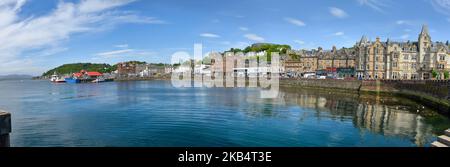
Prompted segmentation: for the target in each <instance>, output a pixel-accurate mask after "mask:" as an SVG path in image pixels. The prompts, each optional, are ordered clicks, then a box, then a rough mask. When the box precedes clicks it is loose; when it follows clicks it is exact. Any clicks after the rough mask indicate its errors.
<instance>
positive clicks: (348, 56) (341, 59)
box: [284, 47, 356, 77]
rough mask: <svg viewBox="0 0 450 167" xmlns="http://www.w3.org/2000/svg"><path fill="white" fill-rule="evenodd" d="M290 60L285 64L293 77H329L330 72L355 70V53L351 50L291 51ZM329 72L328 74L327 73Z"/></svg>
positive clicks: (287, 71) (319, 49) (334, 48)
mask: <svg viewBox="0 0 450 167" xmlns="http://www.w3.org/2000/svg"><path fill="white" fill-rule="evenodd" d="M288 53H289V57H288V58H289V59H288V60H287V61H285V62H284V66H285V67H284V68H285V71H286V73H290V74H291V76H293V77H300V76H304V74H306V73H312V72H316V73H320V74H319V75H322V74H323V75H327V74H328V72H331V73H334V74H335V73H336V69H337V68H354V67H355V57H356V54H355V51H354V50H353V49H351V48H342V49H339V50H338V49H336V47H333V49H332V50H330V51H324V50H323V49H322V48H321V47H319V48H318V49H317V50H312V51H304V50H303V51H290V52H288ZM327 71H328V72H327Z"/></svg>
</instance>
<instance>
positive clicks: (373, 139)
mask: <svg viewBox="0 0 450 167" xmlns="http://www.w3.org/2000/svg"><path fill="white" fill-rule="evenodd" d="M0 92H1V93H0V108H1V109H3V110H6V111H8V112H11V113H12V124H13V132H12V133H11V145H12V146H32V147H47V146H100V147H102V146H115V147H122V146H131V147H141V146H143V147H148V146H150V147H153V146H156V147H158V146H182V147H186V146H218V147H219V146H287V147H292V146H296V147H297V146H300V147H316V146H320V147H322V146H324V147H328V146H332V147H362V146H369V147H384V146H389V147H390V146H393V147H415V146H429V145H430V143H431V142H432V141H434V140H435V139H436V136H437V135H439V133H441V132H443V130H444V129H446V128H449V127H450V121H449V119H448V118H446V117H444V116H441V115H439V114H436V113H435V112H433V111H430V110H428V109H426V108H422V106H421V105H419V104H416V103H413V102H411V101H408V100H405V99H399V98H395V97H389V98H384V97H381V98H380V97H378V98H373V97H361V96H358V95H355V94H336V93H332V92H319V91H311V90H310V91H307V90H291V89H282V90H281V92H280V94H279V98H277V99H261V98H259V91H258V90H257V89H249V88H173V87H172V86H171V83H170V81H130V82H109V83H101V84H55V83H50V82H48V81H38V80H22V81H19V80H15V81H0ZM374 99H376V100H374ZM417 110H419V113H418V112H417Z"/></svg>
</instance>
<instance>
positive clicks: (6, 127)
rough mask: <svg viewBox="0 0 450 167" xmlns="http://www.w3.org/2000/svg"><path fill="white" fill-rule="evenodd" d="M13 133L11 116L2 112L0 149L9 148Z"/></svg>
mask: <svg viewBox="0 0 450 167" xmlns="http://www.w3.org/2000/svg"><path fill="white" fill-rule="evenodd" d="M9 133H11V114H9V113H7V112H3V111H1V110H0V147H9V146H10V141H9Z"/></svg>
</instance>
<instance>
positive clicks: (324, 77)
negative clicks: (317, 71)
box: [317, 76, 327, 79]
mask: <svg viewBox="0 0 450 167" xmlns="http://www.w3.org/2000/svg"><path fill="white" fill-rule="evenodd" d="M317 79H327V76H318V77H317Z"/></svg>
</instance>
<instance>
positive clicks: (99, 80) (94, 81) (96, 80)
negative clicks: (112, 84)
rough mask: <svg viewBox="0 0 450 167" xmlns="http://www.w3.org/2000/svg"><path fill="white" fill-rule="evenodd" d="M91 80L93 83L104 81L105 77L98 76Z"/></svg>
mask: <svg viewBox="0 0 450 167" xmlns="http://www.w3.org/2000/svg"><path fill="white" fill-rule="evenodd" d="M92 82H93V83H99V82H105V79H104V78H101V77H99V78H97V79H95V80H93V81H92Z"/></svg>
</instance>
